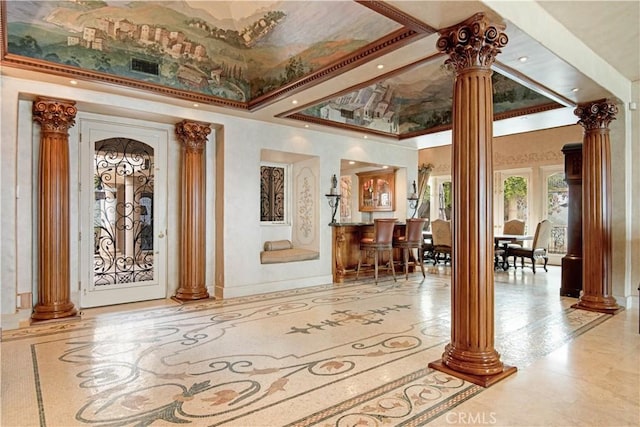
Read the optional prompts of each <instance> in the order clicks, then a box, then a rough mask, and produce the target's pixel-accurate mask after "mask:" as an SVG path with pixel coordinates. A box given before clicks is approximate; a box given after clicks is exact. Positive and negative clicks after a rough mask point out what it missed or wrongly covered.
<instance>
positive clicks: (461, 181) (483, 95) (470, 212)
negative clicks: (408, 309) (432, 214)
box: [430, 14, 515, 386]
mask: <svg viewBox="0 0 640 427" xmlns="http://www.w3.org/2000/svg"><path fill="white" fill-rule="evenodd" d="M503 29H504V28H503V27H499V26H495V25H491V24H489V22H488V21H487V20H486V19H485V17H484V15H482V14H477V15H475V16H473V17H471V18H470V19H468V20H467V21H465V22H463V23H461V24H459V25H457V26H454V27H451V28H448V29H445V30H442V31H441V32H440V34H441V37H440V39H439V40H438V49H439V50H440V51H442V52H446V53H448V54H449V59H448V60H447V64H448V65H450V66H452V67H454V68H455V71H456V78H455V84H454V91H453V147H452V152H453V159H452V178H453V179H452V181H453V248H452V263H451V265H452V289H451V313H452V322H451V342H450V343H449V344H448V345H447V346H446V347H445V350H444V354H443V355H442V360H441V361H439V362H434V363H432V364H430V366H432V367H433V368H435V369H439V370H443V371H446V372H449V373H452V374H453V375H456V376H459V377H461V378H464V379H467V380H469V381H472V382H474V383H476V384H480V385H483V386H488V385H491V384H492V383H494V382H496V381H498V380H499V379H501V378H503V377H505V376H507V375H509V374H511V373H513V372H514V371H515V368H512V367H505V365H503V363H502V362H501V361H500V355H499V354H498V352H497V351H496V350H495V348H494V314H493V309H494V285H493V250H494V248H493V247H494V244H493V199H492V194H493V163H492V152H493V85H492V81H491V75H492V71H491V64H492V63H493V61H494V59H495V55H497V54H498V53H499V52H500V48H501V47H503V46H504V45H506V43H507V36H506V35H505V34H504V33H503V32H502V30H503Z"/></svg>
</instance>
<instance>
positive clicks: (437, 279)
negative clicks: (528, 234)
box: [1, 274, 607, 427]
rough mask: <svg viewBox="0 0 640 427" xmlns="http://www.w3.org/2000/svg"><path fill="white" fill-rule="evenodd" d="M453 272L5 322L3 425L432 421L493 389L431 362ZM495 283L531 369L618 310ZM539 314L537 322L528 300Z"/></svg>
mask: <svg viewBox="0 0 640 427" xmlns="http://www.w3.org/2000/svg"><path fill="white" fill-rule="evenodd" d="M449 277H450V276H448V275H446V274H445V275H442V276H431V275H430V276H429V277H428V278H427V279H426V280H423V281H419V280H420V279H422V278H421V277H419V276H417V275H416V276H414V277H412V278H411V279H410V280H409V281H399V282H397V283H396V282H393V281H379V283H378V284H377V285H376V284H374V283H368V282H358V283H352V284H343V285H339V286H337V285H336V286H334V285H324V286H316V287H313V288H306V289H299V290H293V291H287V292H277V293H272V294H265V295H257V296H251V297H246V298H237V299H229V300H225V301H206V302H203V303H194V304H187V305H169V306H167V305H164V306H162V307H158V308H146V309H141V310H135V311H128V312H122V313H111V314H101V315H99V316H95V317H91V316H85V317H84V318H83V319H82V320H80V321H75V322H73V323H56V324H50V325H38V326H34V327H32V328H27V329H21V330H15V331H5V332H4V333H3V348H2V350H3V351H2V379H3V396H2V397H3V399H2V423H1V424H2V425H3V426H4V425H7V426H18V425H20V426H21V425H29V426H31V425H40V426H72V425H84V426H104V427H107V426H151V425H153V426H155V425H163V426H170V425H181V424H188V425H196V426H205V425H206V426H217V425H226V426H244V427H247V426H265V425H268V426H276V425H291V426H308V425H319V426H352V425H360V426H373V425H424V424H426V423H428V422H429V421H431V420H433V419H435V418H437V417H439V416H440V415H442V414H443V413H445V412H446V411H448V410H450V409H451V408H453V407H455V406H456V405H458V404H460V403H461V402H463V401H465V400H467V399H469V398H472V397H473V396H474V395H476V394H477V393H480V392H481V391H482V390H483V389H482V388H480V387H478V386H475V385H473V384H470V383H467V382H465V381H463V380H460V379H457V378H454V377H452V376H449V375H446V374H444V373H442V372H437V371H433V370H431V369H428V368H426V366H427V364H428V363H429V362H430V361H432V360H435V359H438V358H439V357H440V355H441V353H442V350H443V348H444V346H445V344H446V343H447V342H448V341H449V335H450V315H449V310H450V303H449V298H450V285H449ZM501 288H502V287H501V286H497V289H496V301H497V304H496V318H497V322H496V324H497V326H496V343H497V345H496V347H497V348H498V350H499V351H500V352H501V353H502V359H503V361H504V362H505V363H509V364H516V365H520V366H525V365H526V364H528V363H530V362H531V361H532V360H534V359H535V358H538V357H541V356H543V355H544V354H547V353H548V352H549V351H551V350H553V349H554V348H557V347H558V346H560V345H562V344H563V343H565V342H567V341H568V340H571V339H572V338H573V337H574V336H575V335H576V334H580V333H582V332H584V331H585V330H586V329H588V328H589V327H592V326H594V325H596V324H598V323H600V322H602V321H604V320H605V319H606V318H607V317H606V316H604V315H600V314H597V313H593V312H585V311H582V310H574V309H570V308H567V307H568V306H569V305H570V304H571V303H572V302H573V300H572V299H567V300H566V301H564V300H563V301H562V305H563V306H560V305H559V304H558V298H557V297H554V298H555V300H554V301H555V305H554V307H553V308H552V309H547V310H542V309H537V305H536V304H540V305H541V306H547V305H548V304H547V303H546V302H545V301H546V300H545V298H551V297H548V296H547V297H545V296H543V297H538V299H536V297H535V295H533V293H532V292H529V291H527V289H526V288H524V287H521V288H520V289H519V292H514V291H513V289H508V288H504V289H501ZM523 306H526V307H529V308H533V309H530V310H528V311H527V319H526V321H522V320H520V318H521V317H522V307H523Z"/></svg>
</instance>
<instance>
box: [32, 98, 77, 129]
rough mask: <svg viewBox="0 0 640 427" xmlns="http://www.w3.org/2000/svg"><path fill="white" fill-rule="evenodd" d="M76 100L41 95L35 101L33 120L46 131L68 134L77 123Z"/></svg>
mask: <svg viewBox="0 0 640 427" xmlns="http://www.w3.org/2000/svg"><path fill="white" fill-rule="evenodd" d="M77 112H78V109H77V108H76V106H75V102H73V101H66V100H58V99H51V98H43V97H39V98H36V100H35V101H34V102H33V120H34V121H35V122H38V123H40V126H41V128H42V130H43V131H44V132H54V133H64V134H67V133H68V131H69V128H71V127H73V125H74V124H75V122H76V121H75V118H76V114H77Z"/></svg>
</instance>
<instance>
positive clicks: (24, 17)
mask: <svg viewBox="0 0 640 427" xmlns="http://www.w3.org/2000/svg"><path fill="white" fill-rule="evenodd" d="M0 1H2V0H0ZM0 4H1V5H2V7H3V15H4V18H5V21H6V22H5V21H3V22H2V26H3V28H2V37H3V40H5V41H6V48H5V47H3V49H4V51H3V52H2V59H3V62H5V63H11V62H12V61H13V62H14V63H15V64H17V65H18V66H20V67H24V68H32V69H36V70H43V69H44V70H45V72H48V73H52V74H58V75H65V76H66V75H71V76H76V77H80V78H85V79H90V80H91V79H95V80H101V81H107V82H110V83H117V84H122V85H126V86H130V87H136V88H142V89H148V90H151V91H155V92H160V93H162V94H164V95H168V96H174V97H177V98H183V99H188V100H193V101H196V102H202V103H210V104H212V105H218V106H224V107H231V108H239V109H244V110H249V111H252V110H254V109H257V108H260V107H261V106H264V105H267V104H268V103H269V102H273V101H275V100H277V99H278V98H279V97H281V96H282V95H283V94H284V93H287V91H293V92H291V93H295V91H296V90H302V89H304V88H305V87H310V86H312V85H314V84H317V83H319V82H320V81H323V79H325V80H326V79H328V78H336V77H338V76H339V75H340V74H341V73H342V72H344V71H347V70H348V69H350V68H353V67H354V66H356V65H359V64H362V63H364V62H367V61H370V60H371V59H372V58H374V57H377V56H379V55H380V54H382V53H386V52H390V51H392V50H394V49H397V48H398V47H400V46H402V45H404V44H407V43H410V42H412V41H414V40H416V39H418V38H421V37H423V36H426V35H429V34H433V33H434V32H436V30H435V29H432V28H430V27H428V26H426V25H425V24H421V23H419V22H417V21H415V20H413V18H411V17H409V16H406V15H403V14H402V13H399V12H398V11H393V12H390V9H386V8H387V7H388V6H387V5H386V4H385V3H384V2H366V3H365V4H366V6H365V5H363V4H361V2H357V1H351V0H347V1H291V0H279V1H267V0H263V1H199V0H173V1H152V0H147V1H128V0H117V1H102V0H73V1H54V0H40V1H24V0H19V1H17V0H10V1H2V3H0ZM327 6H330V7H327ZM387 15H388V16H387ZM328 23H330V25H329V24H328ZM383 51H384V52H383ZM444 61H445V56H444V55H435V56H433V57H430V58H425V59H423V60H421V61H418V62H416V63H414V64H412V65H409V66H406V67H404V68H402V69H398V70H393V71H391V72H389V73H387V74H386V75H384V76H383V77H382V78H381V79H380V80H377V81H363V82H362V83H360V84H358V85H357V86H354V87H352V88H351V89H349V90H348V91H346V92H342V93H339V94H333V95H329V96H328V97H326V98H324V99H321V100H318V101H317V102H314V103H313V104H308V105H305V106H303V107H297V109H296V110H292V111H288V112H283V113H281V114H280V115H279V117H286V118H289V119H297V120H303V121H307V122H314V123H318V124H322V125H327V126H334V127H341V128H347V129H354V130H358V131H366V132H370V133H374V134H378V135H384V136H387V137H393V138H397V139H403V138H409V137H413V136H417V135H421V134H425V133H432V132H437V131H440V130H444V129H449V128H450V127H451V112H452V108H451V104H452V92H453V78H454V77H453V74H452V72H451V71H449V70H448V69H447V68H446V67H445V65H444ZM493 85H494V113H495V119H496V120H499V119H500V118H505V117H512V116H516V115H520V114H528V113H531V112H535V111H542V110H545V109H551V108H557V107H560V106H561V105H560V104H557V103H554V102H553V101H551V100H550V99H548V98H546V97H544V96H543V95H541V94H539V93H538V92H536V91H534V90H531V89H529V88H528V87H525V86H523V85H520V84H518V83H516V82H515V81H513V80H510V79H509V78H507V77H505V76H503V75H501V74H500V73H498V72H494V78H493Z"/></svg>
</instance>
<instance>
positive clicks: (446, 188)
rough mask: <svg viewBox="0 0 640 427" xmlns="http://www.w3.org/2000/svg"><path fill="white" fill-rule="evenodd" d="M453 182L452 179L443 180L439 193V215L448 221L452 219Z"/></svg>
mask: <svg viewBox="0 0 640 427" xmlns="http://www.w3.org/2000/svg"><path fill="white" fill-rule="evenodd" d="M452 197H453V184H452V183H451V181H447V182H443V183H442V185H441V186H440V193H439V194H438V198H439V200H438V204H439V205H440V212H439V214H438V217H439V218H440V219H444V220H447V221H450V220H451V214H452V212H451V206H452V204H453V199H452Z"/></svg>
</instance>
